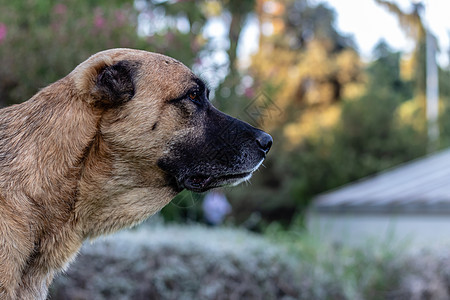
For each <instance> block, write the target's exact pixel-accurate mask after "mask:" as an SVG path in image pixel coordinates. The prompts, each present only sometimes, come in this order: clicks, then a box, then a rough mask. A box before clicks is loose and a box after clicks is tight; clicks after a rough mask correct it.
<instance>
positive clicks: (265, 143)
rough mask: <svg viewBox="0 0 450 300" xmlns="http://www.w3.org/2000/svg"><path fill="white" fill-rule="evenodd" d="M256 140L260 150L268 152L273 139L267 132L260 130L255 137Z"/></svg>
mask: <svg viewBox="0 0 450 300" xmlns="http://www.w3.org/2000/svg"><path fill="white" fill-rule="evenodd" d="M256 142H257V143H258V146H259V147H260V148H261V150H262V151H264V153H267V152H269V150H270V147H272V143H273V139H272V137H271V136H270V135H269V134H267V133H265V132H263V131H261V133H260V134H259V135H258V136H257V137H256Z"/></svg>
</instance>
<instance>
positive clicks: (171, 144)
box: [0, 49, 272, 300]
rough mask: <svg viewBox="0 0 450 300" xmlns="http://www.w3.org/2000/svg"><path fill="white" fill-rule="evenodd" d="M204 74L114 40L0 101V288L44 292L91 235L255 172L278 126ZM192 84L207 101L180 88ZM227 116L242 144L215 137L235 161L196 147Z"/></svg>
mask: <svg viewBox="0 0 450 300" xmlns="http://www.w3.org/2000/svg"><path fill="white" fill-rule="evenodd" d="M198 82H199V81H198V79H196V77H195V75H194V74H192V72H191V71H190V70H189V69H188V68H187V67H185V66H184V65H183V64H181V63H179V62H178V61H176V60H174V59H172V58H169V57H166V56H163V55H160V54H155V53H149V52H144V51H138V50H132V49H113V50H108V51H104V52H100V53H98V54H96V55H94V56H92V57H91V58H89V59H88V60H86V61H85V62H83V63H82V64H80V65H79V66H78V67H77V68H75V69H74V70H73V71H72V72H71V73H70V74H69V75H67V76H66V77H65V78H63V79H61V80H59V81H57V82H56V83H54V84H52V85H50V86H48V87H46V88H44V89H43V90H41V91H40V92H39V93H37V94H36V95H35V96H34V97H33V98H31V99H30V100H29V101H27V102H24V103H22V104H19V105H15V106H12V107H8V108H5V109H2V110H1V111H0V299H6V300H12V299H25V300H31V299H45V297H46V295H47V289H48V286H49V284H50V283H51V281H52V279H53V277H54V275H55V273H56V272H58V271H59V270H61V269H64V268H65V267H66V266H67V265H68V263H69V262H70V261H71V260H72V259H73V258H74V256H75V255H76V253H77V251H78V250H79V248H80V247H81V244H82V243H83V241H84V240H85V239H89V238H95V237H97V236H99V235H101V234H106V233H110V232H114V231H116V230H119V229H121V228H124V227H129V226H132V225H134V224H136V223H139V222H141V221H143V220H144V219H145V218H147V217H148V216H150V215H152V214H154V213H155V212H157V211H158V210H160V209H161V208H162V207H163V206H165V205H166V204H167V203H168V202H169V201H170V200H171V199H172V198H173V197H174V196H175V195H176V193H177V192H179V191H180V190H181V189H183V188H185V187H186V188H191V189H192V190H198V191H205V190H207V189H209V188H212V187H217V186H221V185H223V184H230V183H231V184H233V183H238V182H240V181H242V180H245V179H248V178H249V177H250V176H251V173H252V172H253V171H254V170H255V169H256V168H257V167H258V166H259V165H260V164H261V162H262V159H264V157H265V154H266V153H267V151H268V150H269V148H270V145H271V143H272V139H271V137H270V136H269V135H267V134H266V133H264V132H262V131H260V130H257V129H255V128H253V127H251V126H250V125H248V124H245V123H243V122H241V121H238V120H236V119H233V118H231V117H229V116H226V115H224V114H223V113H221V112H219V111H217V110H215V109H214V108H213V107H212V106H211V105H210V104H209V102H208V101H206V100H205V99H206V98H205V97H207V96H202V95H207V93H206V90H205V88H204V86H203V84H199V83H198ZM202 86H203V87H202ZM192 89H194V91H197V92H198V93H199V94H198V95H197V94H196V95H197V98H198V99H199V100H200V98H201V97H203V98H202V99H204V100H205V101H204V102H202V104H199V103H196V102H195V101H187V100H183V101H181V100H177V99H187V97H186V95H191V94H190V93H191V92H189V91H192ZM202 89H203V90H202ZM201 91H203V92H202V93H203V94H202V95H200V92H201ZM197 92H196V93H197ZM174 99H175V100H177V101H175V100H174ZM188 100H189V99H188ZM195 100H196V101H197V99H195ZM207 123H208V124H209V125H207ZM229 125H233V126H231V127H230V128H232V131H230V132H231V133H233V134H235V135H236V137H234V136H232V138H233V140H234V142H233V143H234V144H235V145H236V147H240V148H235V149H233V147H231V148H230V147H228V148H229V149H228V150H227V149H225V148H226V147H224V146H221V145H225V143H224V142H223V137H222V138H220V139H219V140H218V141H216V142H217V143H216V144H214V145H215V146H216V147H217V149H225V150H224V151H225V152H224V153H223V154H224V155H222V156H226V157H231V158H230V160H229V161H225V162H223V160H222V161H221V162H218V161H217V162H214V161H213V159H212V158H211V159H207V158H205V157H206V155H199V154H198V151H202V150H201V149H206V150H207V147H206V146H207V142H208V141H207V140H208V139H211V137H212V139H214V137H215V136H218V134H217V133H218V131H220V130H223V128H226V127H227V126H229ZM208 128H209V129H208ZM211 128H212V129H211ZM228 135H229V134H228ZM233 143H231V144H233ZM189 145H193V147H194V146H195V147H197V148H195V149H200V150H195V151H194V150H192V149H194V148H192V149H191V150H190V151H186V148H187V147H189ZM226 145H230V142H228V143H226ZM231 146H233V145H231ZM188 150H189V149H188ZM236 150H237V151H236ZM221 151H222V150H221ZM198 159H202V160H201V161H200V160H199V161H198V162H197V161H196V160H198ZM211 170H212V171H211ZM174 182H175V183H174Z"/></svg>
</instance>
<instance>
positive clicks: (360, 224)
mask: <svg viewBox="0 0 450 300" xmlns="http://www.w3.org/2000/svg"><path fill="white" fill-rule="evenodd" d="M307 222H308V224H307V225H308V230H309V231H310V233H311V234H313V235H314V236H315V238H317V239H319V240H321V241H322V240H323V241H330V242H335V243H343V244H345V245H351V246H358V245H363V244H364V243H367V242H382V241H386V240H393V241H395V242H400V243H403V244H407V245H410V246H411V248H414V249H417V248H422V247H429V248H437V247H440V246H445V245H450V215H438V214H435V215H419V214H403V215H398V214H397V215H394V214H368V213H364V214H349V213H347V214H345V213H342V214H341V213H339V214H337V213H318V212H311V213H310V214H309V215H308V221H307Z"/></svg>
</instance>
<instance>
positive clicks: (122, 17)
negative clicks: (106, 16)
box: [115, 11, 127, 26]
mask: <svg viewBox="0 0 450 300" xmlns="http://www.w3.org/2000/svg"><path fill="white" fill-rule="evenodd" d="M115 15H116V21H117V23H118V24H119V26H122V25H123V24H125V22H126V21H127V17H126V15H125V14H124V13H123V12H121V11H116V13H115Z"/></svg>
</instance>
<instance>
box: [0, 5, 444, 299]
mask: <svg viewBox="0 0 450 300" xmlns="http://www.w3.org/2000/svg"><path fill="white" fill-rule="evenodd" d="M449 11H450V3H447V2H446V1H440V0H427V1H408V0H395V1H394V0H392V1H389V0H359V1H350V0H342V1H338V0H328V1H326V0H323V1H320V0H242V1H238V0H225V1H214V0H208V1H189V0H184V1H183V0H180V1H164V0H135V1H132V0H129V1H125V0H97V1H92V0H85V1H75V0H64V1H53V0H21V1H18V0H0V106H3V107H4V106H7V105H12V104H15V103H19V102H22V101H25V100H27V99H29V98H30V97H31V96H32V95H33V94H35V93H36V92H37V91H38V90H39V89H40V88H42V87H44V86H46V85H48V84H50V83H52V82H54V81H56V80H58V79H59V78H61V77H63V76H65V75H67V74H68V73H69V72H70V71H71V70H72V69H73V68H74V67H75V66H76V65H77V64H79V63H80V62H82V61H84V60H85V59H86V58H88V57H89V56H90V55H92V54H94V53H95V52H98V51H101V50H104V49H108V48H117V47H127V48H137V49H143V50H147V51H153V52H159V53H163V54H165V55H168V56H172V57H174V58H176V59H178V60H180V61H181V62H183V63H184V64H186V65H187V66H188V67H190V68H192V69H193V70H194V72H195V73H196V74H197V75H198V76H200V77H201V78H203V79H204V80H205V81H206V82H207V83H208V85H209V87H210V89H211V90H212V93H211V102H212V103H213V104H214V105H215V106H216V107H218V108H219V109H221V110H223V111H225V112H226V113H228V114H230V115H232V116H234V117H238V118H240V119H243V120H245V121H247V122H249V123H250V124H252V125H254V126H256V127H259V128H262V129H264V130H265V131H267V132H269V133H270V134H271V135H272V136H273V138H274V145H273V147H272V149H271V151H270V153H269V155H268V158H267V160H266V161H265V163H264V166H263V167H261V169H260V171H258V172H257V173H256V174H254V176H253V178H252V179H251V181H250V182H248V183H244V184H242V185H241V186H239V187H235V188H225V189H221V190H219V191H216V192H211V193H208V194H193V193H191V192H182V193H181V194H179V195H178V196H177V197H176V198H175V199H174V200H173V201H172V202H171V203H170V204H169V205H167V206H166V207H165V208H164V209H163V210H162V211H161V212H160V213H159V214H158V215H157V216H154V217H152V218H151V219H150V221H149V222H147V223H145V224H143V225H141V226H140V227H139V228H137V229H132V230H130V231H126V232H121V233H119V234H118V235H113V236H111V237H109V238H107V239H101V240H100V241H98V242H95V243H94V244H92V245H87V246H86V247H85V248H83V250H82V253H81V255H80V257H79V259H78V260H77V262H76V263H74V264H73V265H72V267H71V268H70V270H69V271H68V272H67V274H65V275H62V276H60V277H59V278H58V280H57V282H56V283H55V284H54V285H53V287H52V292H51V294H52V299H450V271H449V270H450V253H448V251H446V249H450V248H448V247H447V246H446V244H447V238H446V236H447V234H446V233H447V232H448V230H450V188H447V185H448V182H450V174H449V173H450V171H448V172H447V169H449V170H450V168H447V166H449V167H450V154H449V152H448V150H447V147H449V146H450V118H448V117H447V116H448V115H449V111H450V64H449V61H450V59H449V58H450V42H449V36H450V21H448V20H449V18H448V12H449ZM399 166H400V167H399ZM380 172H381V173H380ZM379 174H381V175H379ZM447 179H448V180H447ZM355 182H356V183H355ZM342 186H344V188H341V187H342ZM330 191H331V192H330ZM447 219H448V220H449V221H447ZM369 220H370V222H369ZM439 232H440V233H441V234H440V235H439V234H437V233H439ZM449 237H450V235H449ZM449 240H450V239H449ZM437 245H439V247H435V246H437ZM447 267H448V268H447Z"/></svg>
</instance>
